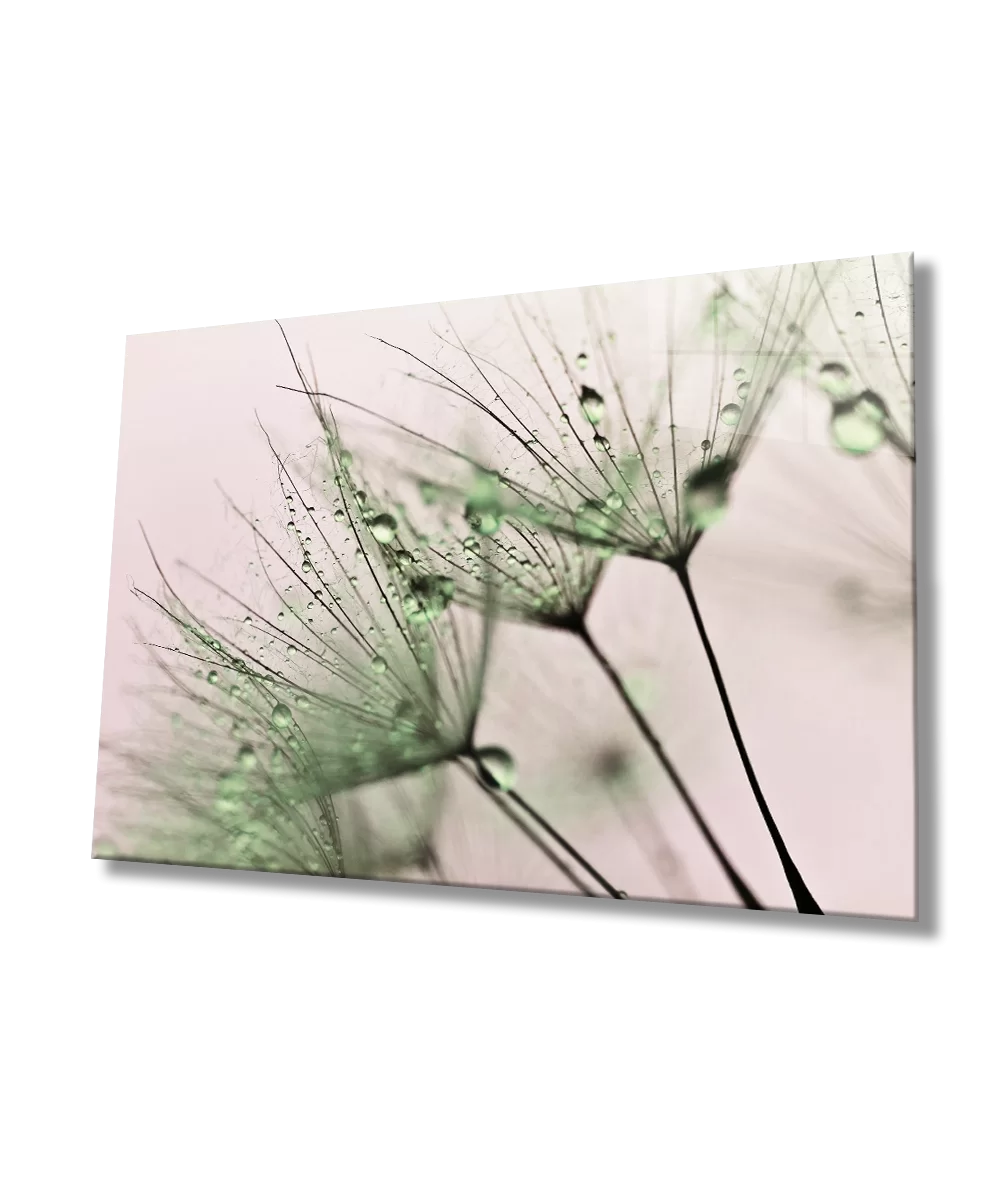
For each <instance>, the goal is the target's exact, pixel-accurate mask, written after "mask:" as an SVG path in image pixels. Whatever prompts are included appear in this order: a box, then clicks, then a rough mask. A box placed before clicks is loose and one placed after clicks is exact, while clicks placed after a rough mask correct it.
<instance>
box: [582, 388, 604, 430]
mask: <svg viewBox="0 0 1000 1200" xmlns="http://www.w3.org/2000/svg"><path fill="white" fill-rule="evenodd" d="M580 407H581V408H582V409H583V415H584V416H585V417H586V418H587V420H588V421H589V422H590V423H591V425H596V424H597V423H598V422H599V421H600V419H601V418H602V417H603V416H604V397H603V396H602V395H601V393H600V392H598V391H595V390H594V389H593V388H592V387H587V385H586V384H584V386H583V389H582V391H581V392H580Z"/></svg>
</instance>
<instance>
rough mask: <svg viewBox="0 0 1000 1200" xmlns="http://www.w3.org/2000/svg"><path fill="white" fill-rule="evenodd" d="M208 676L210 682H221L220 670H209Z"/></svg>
mask: <svg viewBox="0 0 1000 1200" xmlns="http://www.w3.org/2000/svg"><path fill="white" fill-rule="evenodd" d="M206 678H207V679H208V682H209V683H213V684H214V683H218V682H219V672H218V671H209V673H208V675H207V677H206Z"/></svg>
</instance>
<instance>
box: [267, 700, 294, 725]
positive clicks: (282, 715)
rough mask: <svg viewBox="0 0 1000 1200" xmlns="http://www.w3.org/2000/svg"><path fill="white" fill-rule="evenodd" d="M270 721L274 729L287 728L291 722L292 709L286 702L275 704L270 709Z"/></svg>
mask: <svg viewBox="0 0 1000 1200" xmlns="http://www.w3.org/2000/svg"><path fill="white" fill-rule="evenodd" d="M271 723H272V724H273V725H274V727H275V729H287V728H288V726H289V725H291V723H292V710H291V709H290V708H289V707H288V705H287V704H276V705H275V706H274V708H273V709H272V710H271Z"/></svg>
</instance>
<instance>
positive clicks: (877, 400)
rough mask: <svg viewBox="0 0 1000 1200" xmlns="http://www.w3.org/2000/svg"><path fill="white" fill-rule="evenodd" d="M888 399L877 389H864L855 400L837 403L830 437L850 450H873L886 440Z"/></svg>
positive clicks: (853, 451) (862, 452) (836, 443)
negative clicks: (879, 393)
mask: <svg viewBox="0 0 1000 1200" xmlns="http://www.w3.org/2000/svg"><path fill="white" fill-rule="evenodd" d="M886 417H887V413H886V409H885V403H884V401H883V400H882V398H881V396H878V395H876V394H875V393H874V392H862V393H861V395H860V396H857V397H856V398H855V399H853V400H847V401H844V402H842V403H839V404H834V406H833V416H832V417H831V418H830V437H831V438H832V439H833V443H834V445H835V446H838V447H839V448H840V449H841V450H844V451H846V452H847V453H848V454H858V455H861V454H871V453H872V451H873V450H877V449H878V448H879V446H881V445H882V443H883V442H884V441H885V426H886Z"/></svg>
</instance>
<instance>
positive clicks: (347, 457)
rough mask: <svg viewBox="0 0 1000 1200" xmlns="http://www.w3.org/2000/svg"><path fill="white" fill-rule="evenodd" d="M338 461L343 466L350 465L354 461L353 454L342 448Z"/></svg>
mask: <svg viewBox="0 0 1000 1200" xmlns="http://www.w3.org/2000/svg"><path fill="white" fill-rule="evenodd" d="M340 461H341V462H342V463H343V464H344V466H345V467H350V466H352V465H353V463H354V455H353V454H352V453H351V452H350V450H342V451H341V452H340Z"/></svg>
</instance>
